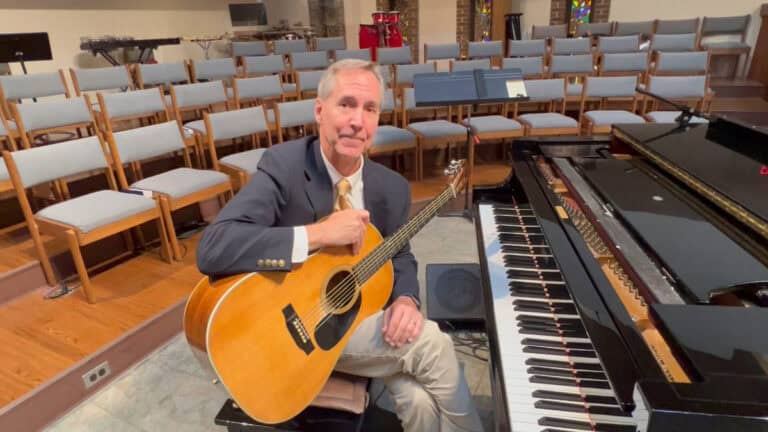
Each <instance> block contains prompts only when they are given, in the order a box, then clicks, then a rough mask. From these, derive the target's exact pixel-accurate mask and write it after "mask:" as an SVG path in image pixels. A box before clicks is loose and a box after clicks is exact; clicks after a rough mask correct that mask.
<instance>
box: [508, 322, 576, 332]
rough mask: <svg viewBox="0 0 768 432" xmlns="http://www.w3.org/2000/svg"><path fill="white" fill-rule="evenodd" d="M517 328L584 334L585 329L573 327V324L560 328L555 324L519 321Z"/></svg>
mask: <svg viewBox="0 0 768 432" xmlns="http://www.w3.org/2000/svg"><path fill="white" fill-rule="evenodd" d="M517 327H519V328H521V329H528V330H547V331H557V330H562V331H577V332H583V331H584V327H581V326H578V325H572V324H563V325H560V326H557V325H555V324H549V323H543V322H538V321H532V322H528V321H518V323H517Z"/></svg>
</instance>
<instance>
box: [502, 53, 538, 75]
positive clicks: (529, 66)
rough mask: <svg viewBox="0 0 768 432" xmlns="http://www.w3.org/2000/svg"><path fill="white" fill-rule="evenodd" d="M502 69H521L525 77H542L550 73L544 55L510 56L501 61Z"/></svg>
mask: <svg viewBox="0 0 768 432" xmlns="http://www.w3.org/2000/svg"><path fill="white" fill-rule="evenodd" d="M501 68H502V69H520V71H521V72H522V73H523V78H524V79H541V78H544V77H546V76H547V75H548V74H549V68H547V66H546V62H545V61H544V57H508V58H505V59H504V60H503V61H502V62H501Z"/></svg>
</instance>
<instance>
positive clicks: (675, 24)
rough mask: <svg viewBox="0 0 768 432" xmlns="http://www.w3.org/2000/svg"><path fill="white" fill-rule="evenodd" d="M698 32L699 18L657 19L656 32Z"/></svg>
mask: <svg viewBox="0 0 768 432" xmlns="http://www.w3.org/2000/svg"><path fill="white" fill-rule="evenodd" d="M698 32H699V19H698V18H691V19H681V20H658V21H656V34H686V33H698Z"/></svg>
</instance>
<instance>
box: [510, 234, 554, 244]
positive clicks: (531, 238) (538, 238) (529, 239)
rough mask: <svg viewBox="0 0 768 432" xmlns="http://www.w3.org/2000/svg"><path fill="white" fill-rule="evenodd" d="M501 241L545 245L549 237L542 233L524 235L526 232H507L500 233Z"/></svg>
mask: <svg viewBox="0 0 768 432" xmlns="http://www.w3.org/2000/svg"><path fill="white" fill-rule="evenodd" d="M498 238H499V243H501V244H509V243H511V244H518V245H519V244H522V245H526V244H530V245H538V246H545V245H546V244H547V239H546V238H545V237H544V236H543V235H540V234H531V235H524V234H506V233H499V235H498Z"/></svg>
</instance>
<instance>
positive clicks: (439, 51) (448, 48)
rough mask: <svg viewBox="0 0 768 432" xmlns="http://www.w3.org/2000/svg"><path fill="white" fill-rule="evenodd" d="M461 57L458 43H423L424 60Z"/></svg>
mask: <svg viewBox="0 0 768 432" xmlns="http://www.w3.org/2000/svg"><path fill="white" fill-rule="evenodd" d="M459 57H461V51H460V49H459V44H458V43H448V44H428V43H425V44H424V61H429V60H444V59H457V58H459Z"/></svg>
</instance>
